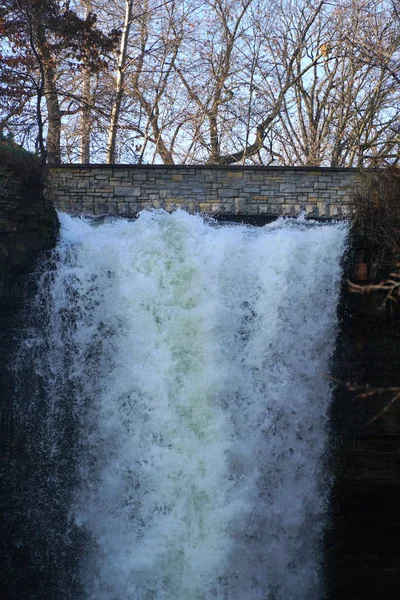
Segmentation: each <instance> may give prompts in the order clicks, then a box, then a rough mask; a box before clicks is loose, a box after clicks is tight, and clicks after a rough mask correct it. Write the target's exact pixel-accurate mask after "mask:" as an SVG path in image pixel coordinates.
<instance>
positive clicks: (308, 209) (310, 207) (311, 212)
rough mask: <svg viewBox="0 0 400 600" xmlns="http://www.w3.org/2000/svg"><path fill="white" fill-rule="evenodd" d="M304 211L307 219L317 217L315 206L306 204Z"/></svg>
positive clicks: (316, 207)
mask: <svg viewBox="0 0 400 600" xmlns="http://www.w3.org/2000/svg"><path fill="white" fill-rule="evenodd" d="M305 210H306V215H307V216H308V217H318V206H317V205H316V204H306V207H305Z"/></svg>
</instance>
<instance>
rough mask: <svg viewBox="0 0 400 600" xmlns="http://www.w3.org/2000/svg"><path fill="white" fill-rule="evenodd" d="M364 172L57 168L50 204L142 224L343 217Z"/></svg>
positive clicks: (52, 171)
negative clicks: (169, 218)
mask: <svg viewBox="0 0 400 600" xmlns="http://www.w3.org/2000/svg"><path fill="white" fill-rule="evenodd" d="M358 179H359V174H358V172H357V170H356V169H336V168H322V167H321V168H307V167H248V166H243V167H237V166H235V167H215V166H176V165H173V166H171V165H170V166H166V165H147V166H146V165H144V166H143V165H130V166H129V165H128V166H126V165H125V166H124V165H64V166H57V167H55V166H54V167H51V168H50V169H49V177H48V184H47V197H48V198H49V199H51V200H52V201H53V202H54V205H55V206H56V208H58V209H60V210H62V211H64V212H67V213H70V214H94V215H99V214H113V215H120V216H126V217H135V216H136V215H137V213H138V212H139V211H141V210H143V209H146V208H164V209H166V210H174V209H176V208H184V209H185V210H190V211H193V212H201V213H206V214H212V215H222V216H223V215H227V216H229V215H236V216H238V215H239V216H240V215H243V216H260V217H277V216H280V215H292V216H295V215H298V214H299V213H300V212H302V211H305V212H306V214H307V215H308V216H310V217H316V218H341V217H346V216H348V215H349V214H350V210H351V209H350V206H349V203H350V194H351V190H352V188H354V187H355V186H357V182H358Z"/></svg>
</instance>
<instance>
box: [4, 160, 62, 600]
mask: <svg viewBox="0 0 400 600" xmlns="http://www.w3.org/2000/svg"><path fill="white" fill-rule="evenodd" d="M58 228H59V224H58V218H57V213H56V211H55V209H54V208H53V206H52V205H51V204H49V203H48V202H46V201H45V200H44V198H43V196H42V193H41V185H40V181H39V179H38V181H37V182H35V181H33V180H32V179H30V181H29V183H28V182H27V181H24V177H23V176H22V177H21V176H20V175H18V174H17V173H16V172H13V171H12V170H11V169H10V168H8V167H7V168H5V167H1V166H0V390H1V392H0V512H1V513H2V514H3V515H5V518H4V519H2V525H1V526H0V553H1V555H2V556H3V557H4V560H3V561H2V566H1V567H0V571H1V573H0V595H1V596H2V597H4V598H5V597H7V598H10V600H11V598H14V597H15V596H13V595H12V593H11V595H10V590H12V589H15V586H14V587H13V585H12V582H11V580H12V578H13V577H14V576H15V573H16V572H17V570H18V569H17V567H18V565H19V566H20V567H21V569H20V571H21V572H22V573H23V572H24V566H23V563H24V560H25V559H26V558H27V557H26V556H24V554H23V552H22V553H21V552H20V551H16V547H15V540H16V539H18V537H17V536H18V527H19V521H20V515H21V507H18V490H15V486H14V487H13V486H12V485H10V480H11V479H12V473H13V472H19V470H20V466H21V465H20V461H21V455H22V454H23V452H21V443H22V445H23V442H21V440H18V424H17V423H16V422H15V414H14V407H15V403H16V402H17V398H16V394H15V385H14V381H13V376H12V371H11V370H10V368H9V367H10V363H11V361H12V357H13V352H14V351H15V343H16V340H17V339H18V337H19V336H20V334H21V332H22V331H23V327H24V324H23V322H22V319H21V318H20V314H21V310H22V308H23V304H24V296H25V288H26V283H27V280H28V277H29V272H30V271H31V269H32V267H33V265H34V263H35V260H36V259H37V258H38V256H39V255H40V253H41V252H42V251H43V250H47V249H49V248H52V247H53V246H54V245H55V242H56V239H57V234H58ZM16 553H17V556H16ZM16 564H17V567H16ZM19 590H20V591H21V587H20V588H19ZM2 592H3V593H2ZM18 597H19V598H21V599H22V598H25V597H26V598H28V597H29V594H27V595H24V594H23V593H22V592H21V593H20V595H19V596H18ZM32 598H33V596H32Z"/></svg>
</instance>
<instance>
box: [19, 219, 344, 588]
mask: <svg viewBox="0 0 400 600" xmlns="http://www.w3.org/2000/svg"><path fill="white" fill-rule="evenodd" d="M61 217H62V237H61V241H60V243H59V246H58V248H57V250H56V261H57V269H56V271H55V272H54V273H53V274H52V277H51V281H50V283H49V284H48V286H47V290H46V294H47V298H48V299H47V300H46V299H44V296H43V294H42V297H41V299H40V302H41V303H42V306H43V305H44V304H47V306H46V310H47V311H50V314H51V328H50V330H49V332H48V340H47V342H46V346H47V350H46V364H47V368H48V369H50V371H51V374H50V375H49V374H47V375H46V377H47V379H48V384H47V386H48V390H49V392H48V393H49V394H51V393H52V392H51V390H52V389H53V399H52V407H51V410H50V417H51V418H50V420H51V421H52V422H54V421H56V420H57V419H56V417H55V416H56V415H57V412H58V410H59V408H58V406H57V402H64V403H65V402H71V403H72V412H73V418H74V422H75V423H76V424H77V427H78V428H79V441H78V442H77V449H76V453H77V455H78V456H79V470H78V475H79V484H78V486H77V489H76V491H75V494H74V501H73V503H72V506H71V508H70V518H71V519H72V520H73V521H74V522H75V524H77V525H78V527H80V528H83V529H84V530H85V531H86V532H87V533H88V536H89V540H90V541H89V543H88V544H87V552H86V556H85V557H83V558H82V560H81V563H82V573H81V577H82V580H83V584H84V598H85V600H217V599H218V600H256V599H257V600H258V599H260V600H291V599H292V600H306V599H307V600H309V599H310V598H312V599H313V600H314V599H315V600H318V599H322V598H323V597H324V592H323V581H322V568H321V567H322V565H321V561H322V552H321V539H322V534H323V529H324V523H325V518H326V516H325V511H326V502H327V488H328V481H327V479H328V478H327V476H326V474H324V465H323V454H324V451H325V444H326V439H327V433H326V427H327V411H328V407H329V402H330V384H329V381H328V379H327V378H325V377H324V373H327V372H329V363H330V359H331V357H332V353H333V348H334V340H335V334H336V306H337V300H338V290H339V283H340V277H341V269H340V260H341V257H342V254H343V251H344V245H345V238H346V227H345V226H344V225H329V226H321V225H313V226H311V225H307V224H306V223H304V222H301V221H300V222H297V223H293V221H286V222H284V221H278V222H275V223H274V224H272V225H269V226H266V227H263V228H250V227H237V226H235V227H228V226H225V227H215V226H212V225H210V224H207V223H206V222H204V221H203V220H202V219H201V218H200V217H197V216H190V215H188V214H186V213H184V212H182V211H177V212H176V213H174V214H172V215H167V214H166V213H162V212H155V213H148V212H144V213H141V215H140V218H139V219H138V220H137V221H136V222H128V221H123V220H116V221H114V222H111V223H108V224H103V225H100V226H91V225H89V224H88V223H86V222H83V221H82V220H79V219H73V218H71V217H67V216H66V215H61ZM38 302H39V301H38ZM38 306H39V304H38ZM36 343H37V340H36ZM27 344H29V342H28V341H27ZM37 369H38V370H40V369H43V370H44V371H46V369H45V367H44V366H43V365H40V364H38V366H37ZM60 389H61V390H62V389H64V397H63V394H62V393H61V392H60ZM54 390H58V391H57V393H55V392H54ZM65 396H67V397H65ZM52 435H53V434H52ZM56 438H57V432H54V441H53V442H52V444H53V445H55V446H56V445H57V439H56ZM74 600H76V599H75V598H74Z"/></svg>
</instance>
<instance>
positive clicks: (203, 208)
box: [199, 202, 212, 214]
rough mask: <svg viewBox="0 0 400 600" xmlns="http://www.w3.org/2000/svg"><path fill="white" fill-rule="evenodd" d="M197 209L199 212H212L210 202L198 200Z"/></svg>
mask: <svg viewBox="0 0 400 600" xmlns="http://www.w3.org/2000/svg"><path fill="white" fill-rule="evenodd" d="M199 210H200V212H201V213H205V214H211V213H212V204H211V203H210V202H200V204H199Z"/></svg>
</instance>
